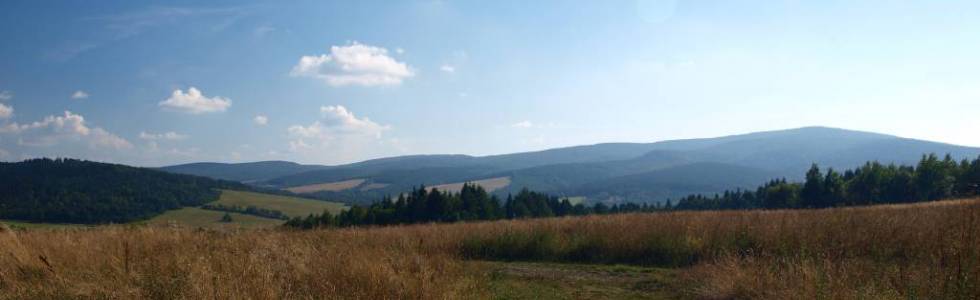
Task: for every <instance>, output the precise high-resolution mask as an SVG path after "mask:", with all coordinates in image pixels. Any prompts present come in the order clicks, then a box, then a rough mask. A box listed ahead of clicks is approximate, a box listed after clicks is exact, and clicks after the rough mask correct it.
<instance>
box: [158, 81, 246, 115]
mask: <svg viewBox="0 0 980 300" xmlns="http://www.w3.org/2000/svg"><path fill="white" fill-rule="evenodd" d="M160 107H163V108H165V109H170V110H173V111H178V112H183V113H188V114H203V113H212V112H222V111H225V110H227V109H228V107H231V99H228V98H222V97H217V96H215V97H211V98H208V97H206V96H204V94H202V93H201V91H200V90H198V89H197V88H195V87H190V88H189V89H187V93H184V91H182V90H179V89H177V90H174V92H173V94H171V95H170V98H167V99H166V100H163V101H160Z"/></svg>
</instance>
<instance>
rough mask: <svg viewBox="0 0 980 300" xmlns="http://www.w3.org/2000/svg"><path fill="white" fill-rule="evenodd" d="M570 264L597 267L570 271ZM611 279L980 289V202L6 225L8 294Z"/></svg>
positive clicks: (670, 286)
mask: <svg viewBox="0 0 980 300" xmlns="http://www.w3.org/2000/svg"><path fill="white" fill-rule="evenodd" d="M488 261H495V262H493V263H491V262H488ZM514 262H519V263H514ZM529 262H542V263H537V264H536V263H529ZM569 263H574V265H568V266H596V267H582V268H577V267H576V268H574V269H573V270H574V271H568V270H569V269H568V268H566V267H563V266H566V265H567V264H569ZM616 265H620V266H623V265H626V266H629V267H622V268H625V270H622V271H617V270H619V269H620V267H612V266H616ZM601 266H611V267H601ZM596 268H598V269H596ZM629 268H638V269H635V270H631V269H629ZM548 270H551V271H548ZM622 272H626V273H625V274H627V275H616V274H621V273H622ZM557 273H561V274H557ZM563 274H564V275H563ZM569 274H571V275H569ZM575 274H580V276H579V275H575ZM610 276H620V277H621V278H618V279H615V278H614V279H610ZM554 280H581V282H582V284H559V283H555V282H554ZM574 282H579V281H574ZM606 283H608V286H609V287H617V288H616V289H615V290H612V291H611V292H617V293H620V292H621V293H622V294H616V295H624V296H623V297H626V298H654V299H655V298H658V297H661V296H663V295H662V294H658V293H661V292H663V291H667V290H669V291H671V292H672V293H673V294H670V295H668V296H663V297H667V298H677V297H681V298H702V299H747V298H757V299H758V298H763V299H976V297H977V295H980V202H978V201H977V200H960V201H944V202H935V203H926V204H911V205H889V206H878V207H864V208H845V209H825V210H798V211H789V210H787V211H722V212H675V213H662V214H624V215H607V216H586V217H569V218H552V219H537V220H522V221H496V222H479V223H459V224H444V225H437V224H433V225H413V226H398V227H384V228H356V229H328V230H312V231H288V230H278V229H276V230H189V229H181V228H159V227H139V226H107V227H99V228H67V229H50V230H9V229H5V230H3V232H2V233H0V298H10V299H21V298H124V299H128V298H151V299H171V298H194V299H199V298H220V299H228V298H232V299H242V298H252V299H281V298H288V299H314V298H334V299H481V298H522V297H524V298H534V297H535V295H541V291H546V290H543V289H554V291H555V293H558V294H555V293H550V294H555V295H569V296H568V297H572V298H575V297H580V296H583V295H592V294H590V292H589V291H588V290H586V291H580V290H579V289H590V288H597V289H598V288H603V287H604V286H605V285H607V284H606ZM619 287H622V288H619ZM600 291H601V290H600ZM644 291H646V292H644ZM611 292H610V293H611ZM562 293H563V294H562ZM600 294H604V292H601V293H600Z"/></svg>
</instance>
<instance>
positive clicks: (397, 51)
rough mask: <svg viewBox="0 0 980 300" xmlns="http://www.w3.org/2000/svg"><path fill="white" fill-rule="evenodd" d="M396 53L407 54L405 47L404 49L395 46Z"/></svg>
mask: <svg viewBox="0 0 980 300" xmlns="http://www.w3.org/2000/svg"><path fill="white" fill-rule="evenodd" d="M395 53H398V54H405V49H402V48H401V47H398V48H395Z"/></svg>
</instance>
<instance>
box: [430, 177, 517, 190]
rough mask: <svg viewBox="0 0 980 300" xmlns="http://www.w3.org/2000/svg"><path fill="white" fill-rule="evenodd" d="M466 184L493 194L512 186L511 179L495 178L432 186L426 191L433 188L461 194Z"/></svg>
mask: <svg viewBox="0 0 980 300" xmlns="http://www.w3.org/2000/svg"><path fill="white" fill-rule="evenodd" d="M466 183H470V184H475V185H479V186H481V187H483V189H485V190H487V192H493V191H496V190H499V189H502V188H505V187H507V186H508V185H510V177H495V178H487V179H480V180H476V181H467V182H457V183H447V184H440V185H433V186H430V187H426V190H428V191H432V189H433V188H436V189H439V190H440V191H443V192H446V191H448V192H453V193H459V191H460V190H462V189H463V184H466Z"/></svg>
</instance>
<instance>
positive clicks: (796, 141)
mask: <svg viewBox="0 0 980 300" xmlns="http://www.w3.org/2000/svg"><path fill="white" fill-rule="evenodd" d="M925 153H938V154H946V153H949V154H951V155H952V156H953V157H955V158H958V159H959V158H975V157H977V156H978V155H980V148H971V147H963V146H957V145H950V144H944V143H936V142H930V141H923V140H915V139H908V138H901V137H897V136H892V135H886V134H878V133H872V132H862V131H853V130H845V129H837V128H828V127H804V128H796V129H787V130H777V131H765V132H756V133H748V134H740V135H732V136H724V137H716V138H700V139H685V140H670V141H661V142H654V143H607V144H596V145H586V146H575V147H566V148H557V149H549V150H544V151H535V152H523V153H513V154H504V155H491V156H466V155H414V156H401V157H392V158H382V159H375V160H368V161H364V162H359V163H353V164H348V165H339V166H305V168H309V169H303V168H293V169H289V170H288V172H285V171H284V168H276V169H273V170H270V172H268V174H270V175H268V176H251V177H250V178H260V177H261V178H265V179H263V180H259V181H254V182H252V183H253V184H259V185H266V186H272V187H278V188H290V187H300V186H310V185H318V184H327V185H328V186H331V187H336V186H337V185H336V184H337V183H342V182H346V183H350V181H351V180H355V179H356V180H357V182H358V184H356V185H352V184H348V185H347V186H345V187H346V188H344V189H338V188H331V189H325V190H318V191H315V192H312V194H313V195H316V196H318V197H326V198H329V199H336V200H341V201H345V202H369V201H373V200H376V199H378V198H380V197H381V196H383V195H393V194H397V193H400V192H403V191H406V190H409V189H411V188H412V187H413V186H418V185H420V184H425V185H427V186H431V185H447V184H459V183H462V182H466V181H478V180H485V179H490V178H503V177H506V178H509V180H510V182H509V184H507V185H506V186H497V187H495V188H496V190H495V193H497V194H506V193H514V192H515V191H518V190H520V189H521V188H524V187H527V188H530V189H532V190H536V191H542V192H548V193H554V194H560V195H564V196H570V197H571V196H584V197H586V198H587V199H588V201H592V202H594V201H609V202H615V201H619V200H623V199H629V200H630V201H638V202H650V201H662V200H664V199H666V198H668V197H676V196H677V195H680V194H683V193H686V192H689V191H690V192H698V193H712V192H719V191H722V190H724V189H726V188H738V187H742V186H754V185H757V184H759V183H761V181H764V180H766V179H768V178H770V177H787V178H790V179H799V176H800V174H803V173H804V171H805V170H806V169H807V168H808V167H809V166H810V164H812V163H817V164H820V165H821V166H823V167H831V168H835V169H844V168H852V167H855V166H857V165H859V164H862V163H864V162H865V161H872V160H877V161H880V162H882V163H896V164H914V163H916V162H917V161H918V159H919V158H920V156H921V155H922V154H925ZM267 163H270V162H259V163H251V164H223V165H221V166H220V167H218V169H219V170H220V171H221V173H225V172H227V173H243V174H244V173H249V172H256V173H262V172H261V171H260V170H256V168H257V166H262V165H264V164H267ZM278 163H280V164H281V163H283V162H278ZM185 166H186V165H185ZM194 166H195V167H196V169H192V168H186V167H183V168H182V169H181V170H182V171H183V172H187V173H191V174H195V175H202V176H212V175H209V174H212V173H215V172H216V171H215V170H211V169H209V167H208V166H209V165H194ZM300 166H301V165H300ZM238 168H241V169H242V171H240V172H237V171H234V170H236V169H238ZM173 169H174V167H166V168H164V170H173ZM258 169H261V168H258ZM285 173H289V174H285ZM690 174H696V175H697V176H689V175H690ZM274 175H280V176H278V177H276V176H274ZM216 178H228V177H216ZM331 184H332V185H331Z"/></svg>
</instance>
